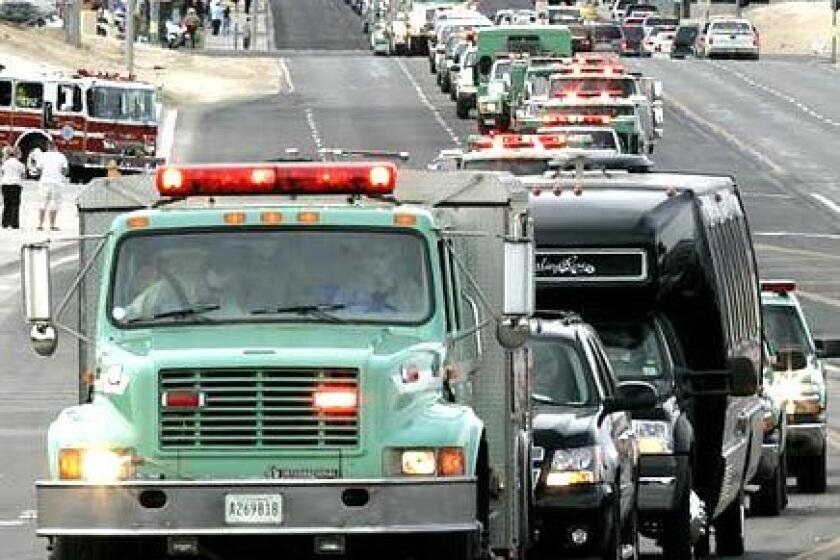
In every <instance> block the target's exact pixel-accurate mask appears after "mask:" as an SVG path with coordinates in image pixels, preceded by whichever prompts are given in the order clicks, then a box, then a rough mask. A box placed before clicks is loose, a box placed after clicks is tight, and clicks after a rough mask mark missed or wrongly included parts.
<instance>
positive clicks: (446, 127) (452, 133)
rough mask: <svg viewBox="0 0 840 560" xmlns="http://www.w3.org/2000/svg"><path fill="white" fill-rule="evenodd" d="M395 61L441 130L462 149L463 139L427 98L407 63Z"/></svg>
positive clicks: (399, 60) (400, 60) (398, 59)
mask: <svg viewBox="0 0 840 560" xmlns="http://www.w3.org/2000/svg"><path fill="white" fill-rule="evenodd" d="M394 60H396V61H397V65H398V66H399V67H400V70H402V71H403V74H405V75H406V77H407V78H408V81H409V82H411V86H412V87H413V88H414V90H415V92H417V97H418V98H419V99H420V103H422V104H423V105H425V106H426V108H427V109H429V111H431V112H432V115H433V116H434V117H435V120H436V121H437V122H438V124H439V125H440V126H441V128H443V130H444V131H446V134H448V135H449V139H450V140H452V143H453V144H455V145H456V146H458V147H459V148H460V147H461V139H460V138H458V135H457V134H455V131H454V130H452V127H451V126H449V124H448V123H447V122H446V120H445V119H444V118H443V116H442V115H441V114H440V111H438V108H437V107H435V105H434V103H432V102H431V101H429V98H428V97H427V96H426V92H424V91H423V87H422V86H421V85H420V84H419V83H418V82H417V80H416V79H415V78H414V76H413V75H412V74H411V72H409V71H408V68H407V67H406V65H405V63H404V62H403V61H402V59H400V58H397V59H394Z"/></svg>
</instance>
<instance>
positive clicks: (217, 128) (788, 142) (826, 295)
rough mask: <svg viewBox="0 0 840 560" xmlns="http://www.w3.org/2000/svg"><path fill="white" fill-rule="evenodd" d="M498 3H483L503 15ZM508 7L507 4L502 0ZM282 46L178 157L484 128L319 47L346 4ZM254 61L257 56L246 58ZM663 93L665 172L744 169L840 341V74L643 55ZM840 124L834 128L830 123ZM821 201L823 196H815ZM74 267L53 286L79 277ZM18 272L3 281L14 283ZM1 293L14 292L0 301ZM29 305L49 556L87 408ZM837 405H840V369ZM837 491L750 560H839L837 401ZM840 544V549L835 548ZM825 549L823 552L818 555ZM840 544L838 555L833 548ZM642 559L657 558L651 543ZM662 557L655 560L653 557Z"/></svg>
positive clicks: (430, 82) (316, 0) (442, 138)
mask: <svg viewBox="0 0 840 560" xmlns="http://www.w3.org/2000/svg"><path fill="white" fill-rule="evenodd" d="M502 3H503V2H502V0H495V1H493V2H490V1H486V2H485V3H484V4H483V8H484V9H485V10H487V11H492V10H493V9H495V8H496V7H500V6H499V5H501V4H502ZM504 4H509V3H508V2H504ZM272 5H273V7H274V20H275V24H276V33H277V46H278V48H282V49H291V50H297V51H300V52H298V53H297V54H290V56H288V57H287V58H285V59H283V60H282V61H280V62H279V63H278V71H279V72H280V73H281V75H282V76H285V77H286V78H287V79H286V80H285V84H284V86H283V91H282V92H281V93H279V94H278V95H275V96H271V97H267V98H258V99H252V100H249V101H247V102H242V103H237V104H232V105H216V106H210V107H203V108H184V110H183V111H182V112H181V115H182V116H181V120H180V121H179V129H178V130H179V134H178V138H177V140H176V151H177V155H178V159H179V160H181V161H195V162H198V161H233V160H254V159H267V158H273V157H278V156H281V155H282V154H283V151H284V150H285V149H286V148H290V147H294V148H297V149H299V150H300V151H301V154H302V155H309V156H314V155H315V153H316V149H317V148H319V147H342V148H368V149H378V150H408V151H410V152H411V155H412V157H411V160H410V161H409V163H408V164H407V165H410V166H412V167H423V166H425V165H426V164H427V163H428V162H429V161H430V160H431V159H433V157H434V156H435V154H436V153H437V151H438V150H440V149H444V148H451V147H455V146H457V145H459V143H461V142H463V140H464V138H465V137H466V136H467V135H468V134H469V133H471V132H473V130H474V123H473V122H472V121H461V120H459V119H457V117H456V116H455V111H454V106H453V104H452V103H451V102H450V101H449V99H448V97H446V96H444V95H442V94H440V93H439V91H438V90H437V87H436V86H435V83H434V79H433V77H432V76H431V75H430V74H429V73H428V70H427V65H426V62H425V59H422V58H414V59H393V58H377V57H372V56H369V55H367V54H365V53H362V52H359V53H355V54H352V55H347V54H346V53H345V54H341V55H339V54H335V55H330V53H324V52H319V53H311V52H308V51H309V50H311V49H319V50H324V49H326V50H329V51H338V50H340V51H348V50H350V51H353V50H356V49H361V48H363V47H364V36H363V35H362V34H361V26H360V23H359V20H358V18H357V17H356V16H355V15H354V14H352V12H351V11H350V10H349V9H348V8H347V7H346V6H344V4H343V2H342V0H306V1H305V2H302V1H300V0H273V3H272ZM243 63H247V61H243ZM634 64H637V65H638V66H639V67H640V68H641V69H643V70H644V71H645V72H646V73H650V74H653V75H655V76H658V77H660V78H661V79H662V80H663V81H664V84H665V91H666V96H667V101H666V103H667V110H666V125H665V126H666V128H665V130H666V138H665V139H664V140H663V141H662V143H661V144H660V146H659V147H658V149H657V152H656V153H655V154H654V159H655V161H656V163H657V167H658V168H660V169H678V170H684V171H699V172H709V173H726V174H732V175H735V176H736V177H737V179H738V182H739V184H740V185H741V187H742V189H743V192H744V198H745V203H746V206H747V212H748V214H749V218H750V222H751V224H752V228H753V232H754V235H755V238H756V243H757V247H758V253H759V266H760V269H761V273H762V276H764V277H767V278H769V277H785V278H793V279H795V280H797V282H799V284H800V286H801V289H802V293H803V295H805V296H806V297H805V299H804V303H805V305H806V308H807V312H808V314H809V316H810V318H811V320H812V323H813V325H814V328H815V330H816V331H817V332H818V333H836V334H840V314H838V310H840V220H838V218H840V215H838V214H840V208H836V209H835V208H834V207H833V206H832V205H834V206H837V205H840V190H838V181H840V179H838V176H839V175H840V173H838V166H840V164H838V161H840V160H838V158H837V156H836V146H837V145H838V140H840V138H838V135H839V134H840V125H834V124H831V122H840V106H839V105H837V104H836V103H834V100H835V99H837V97H838V95H837V94H838V93H840V92H838V91H837V89H838V88H840V81H838V80H837V78H838V75H836V74H831V73H829V72H828V70H826V69H825V68H824V67H822V66H819V65H812V64H808V63H805V62H804V61H791V60H762V61H760V62H757V63H756V62H743V63H742V62H729V61H726V62H724V61H721V62H715V63H710V62H708V61H700V60H687V61H670V60H653V61H640V62H638V63H634ZM829 121H831V122H829ZM815 195H819V196H815ZM72 266H73V263H71V262H65V263H64V264H60V265H59V266H58V267H57V272H58V274H57V276H56V280H57V281H56V282H55V284H54V286H56V289H57V291H59V292H60V291H61V290H63V288H64V287H66V286H67V285H68V283H69V281H70V279H71V278H70V269H71V267H72ZM15 282H16V279H15V278H14V273H13V272H12V271H3V272H0V284H2V285H8V286H14V283H15ZM0 293H2V292H0ZM17 297H18V296H17V295H16V294H15V295H11V296H7V297H6V298H5V299H2V300H0V356H2V361H1V362H0V364H2V365H0V449H2V450H3V454H4V460H3V461H0V558H2V559H3V560H18V559H20V560H23V559H26V560H30V559H43V558H45V556H46V554H45V552H44V543H43V542H42V541H39V540H38V539H36V538H35V537H34V533H33V523H32V521H31V519H30V518H31V517H32V513H33V510H34V507H35V505H34V490H33V484H32V483H33V481H34V480H35V479H36V478H37V477H38V476H40V475H43V473H44V471H45V468H46V464H45V458H44V457H45V449H44V447H45V431H46V428H47V426H48V423H49V422H50V420H51V419H52V418H53V417H54V416H55V415H56V414H57V412H58V411H59V410H60V409H61V408H62V407H65V406H68V405H70V404H73V403H74V402H75V383H76V375H77V372H76V361H75V359H76V358H75V349H76V345H75V342H74V341H73V340H71V339H70V338H69V337H68V336H63V337H62V340H61V344H60V347H59V351H58V353H57V355H56V356H55V357H54V358H52V359H50V360H43V359H39V358H36V357H35V356H34V355H33V354H32V353H31V352H30V351H29V349H28V340H27V338H28V337H27V333H26V330H25V328H24V327H23V326H22V323H21V320H20V314H19V306H18V303H17V299H16V298H17ZM831 376H832V380H833V383H832V384H831V385H830V399H831V401H832V402H833V403H835V405H836V403H840V384H838V382H839V381H840V370H837V369H834V370H832V375H831ZM830 424H831V426H832V427H833V429H834V430H835V431H834V432H833V436H832V440H831V441H832V445H831V447H830V451H831V454H830V458H829V492H828V493H827V494H825V495H821V496H814V495H803V494H797V493H796V491H795V490H794V489H793V487H791V492H792V494H791V502H790V506H789V508H788V509H787V510H786V511H785V512H784V514H783V515H782V516H781V517H779V518H775V519H758V518H755V519H750V520H749V521H748V550H749V553H748V555H747V557H748V558H756V559H758V558H761V559H770V560H775V559H782V558H796V559H797V560H807V559H811V560H817V559H818V558H834V557H837V558H840V545H838V546H835V545H834V544H832V542H833V541H835V540H836V539H840V526H838V524H837V521H836V519H837V516H838V514H840V432H838V431H837V430H838V428H840V408H838V407H837V406H833V407H830ZM837 542H840V541H837ZM826 545H828V546H829V548H828V549H826V552H825V553H823V555H819V554H817V553H814V552H808V551H813V550H815V549H819V548H820V547H824V546H826ZM832 546H833V547H834V548H831V547H832ZM646 550H650V549H649V548H646ZM651 557H653V556H651Z"/></svg>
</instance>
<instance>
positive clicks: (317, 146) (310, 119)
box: [305, 108, 324, 152]
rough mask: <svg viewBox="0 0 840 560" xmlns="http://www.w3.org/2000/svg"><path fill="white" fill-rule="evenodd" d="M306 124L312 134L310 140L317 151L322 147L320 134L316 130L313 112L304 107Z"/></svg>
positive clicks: (316, 125)
mask: <svg viewBox="0 0 840 560" xmlns="http://www.w3.org/2000/svg"><path fill="white" fill-rule="evenodd" d="M305 113H306V124H307V125H308V126H309V132H310V133H311V134H312V141H313V142H314V143H315V149H316V150H318V151H319V152H320V151H321V149H322V148H323V147H324V145H323V142H322V141H321V134H320V133H319V132H318V124H317V123H316V122H315V113H313V112H312V109H311V108H310V109H306V111H305Z"/></svg>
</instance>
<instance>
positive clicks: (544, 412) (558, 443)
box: [533, 406, 598, 450]
mask: <svg viewBox="0 0 840 560" xmlns="http://www.w3.org/2000/svg"><path fill="white" fill-rule="evenodd" d="M597 417H598V408H597V407H563V406H557V407H535V408H534V421H533V431H534V444H535V445H537V446H538V447H542V448H544V449H546V450H549V449H558V448H562V449H568V448H572V447H584V446H590V445H595V441H596V436H595V434H596V432H597V427H596V425H595V424H596V420H597Z"/></svg>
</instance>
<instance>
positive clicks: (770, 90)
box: [709, 61, 840, 126]
mask: <svg viewBox="0 0 840 560" xmlns="http://www.w3.org/2000/svg"><path fill="white" fill-rule="evenodd" d="M709 64H711V65H712V66H714V67H715V68H719V69H721V70H723V71H724V72H727V73H729V74H732V75H733V76H735V77H736V78H738V79H740V80H741V81H743V82H745V83H747V84H749V85H751V86H752V87H754V88H756V89H760V90H761V91H763V92H765V93H768V94H770V95H772V96H773V97H777V98H779V99H781V100H782V101H786V102H788V103H790V104H792V105H793V106H794V107H796V108H797V109H799V110H800V111H802V112H803V113H805V114H807V115H809V116H811V117H813V118H815V119H816V120H818V121H821V122H823V123H825V124H828V125H831V126H840V123H838V122H835V121H833V120H832V119H830V118H829V117H826V116H825V115H822V114H820V113H818V112H817V111H815V110H814V109H812V108H810V107H808V106H807V105H805V104H804V103H802V102H801V101H800V100H798V99H796V98H795V97H792V96H790V95H787V94H784V93H782V92H780V91H778V90H776V89H774V88H772V87H770V86H768V85H766V84H763V83H761V82H757V81H755V80H754V79H752V78H750V77H749V76H747V75H746V74H744V73H742V72H739V71H737V70H735V69H734V68H730V67H729V66H727V65H725V64H722V63H720V62H717V61H709Z"/></svg>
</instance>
